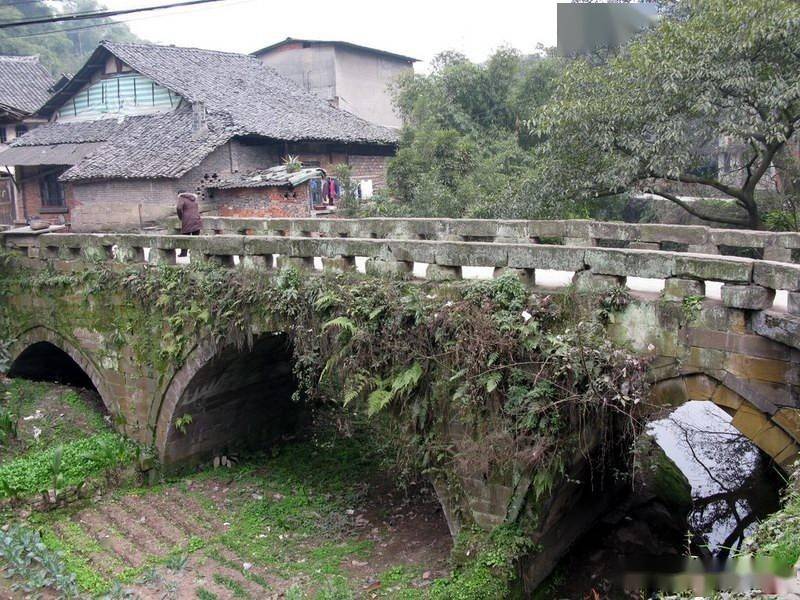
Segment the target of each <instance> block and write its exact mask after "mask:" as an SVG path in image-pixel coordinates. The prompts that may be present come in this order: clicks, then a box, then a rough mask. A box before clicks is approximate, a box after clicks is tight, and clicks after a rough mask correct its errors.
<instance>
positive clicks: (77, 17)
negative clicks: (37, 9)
mask: <svg viewBox="0 0 800 600" xmlns="http://www.w3.org/2000/svg"><path fill="white" fill-rule="evenodd" d="M223 1H224V0H186V1H185V2H173V3H172V4H160V5H157V6H146V7H143V8H128V9H124V10H105V11H97V12H94V13H82V14H81V13H79V14H72V15H59V16H52V17H46V18H41V19H27V20H22V21H14V22H12V23H0V29H7V28H9V27H22V26H25V25H39V24H43V23H60V22H63V21H82V20H85V19H103V18H106V17H115V16H117V15H129V14H132V13H139V12H148V11H153V10H163V9H166V8H174V7H177V6H191V5H194V4H209V3H212V2H223Z"/></svg>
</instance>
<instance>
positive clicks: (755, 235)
mask: <svg viewBox="0 0 800 600" xmlns="http://www.w3.org/2000/svg"><path fill="white" fill-rule="evenodd" d="M166 228H167V231H169V232H179V231H180V227H179V223H178V221H177V219H175V218H172V219H169V220H168V221H167V224H166ZM203 231H204V233H209V234H241V235H270V236H281V237H345V238H372V239H403V240H432V241H465V242H491V243H524V244H539V243H547V244H560V245H565V246H573V247H595V246H602V247H621V248H632V249H646V250H670V251H682V252H685V251H689V252H695V253H700V254H728V255H730V254H742V253H746V254H747V255H748V256H753V257H755V258H763V259H765V260H771V261H779V262H795V260H796V259H793V256H792V255H793V251H794V250H800V233H794V232H771V231H752V230H743V229H717V228H713V227H706V226H702V225H661V224H656V223H619V222H600V221H589V220H577V219H576V220H550V221H534V220H508V219H506V220H503V219H496V220H495V219H427V218H364V219H340V218H305V219H268V218H239V217H217V216H206V217H204V219H203ZM794 254H800V252H795V253H794Z"/></svg>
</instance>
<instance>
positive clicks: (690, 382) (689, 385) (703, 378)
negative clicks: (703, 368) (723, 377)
mask: <svg viewBox="0 0 800 600" xmlns="http://www.w3.org/2000/svg"><path fill="white" fill-rule="evenodd" d="M717 385H718V384H717V382H716V381H714V380H713V379H711V378H710V377H708V376H707V375H693V376H690V377H686V393H687V395H688V396H689V399H690V400H710V399H711V397H712V396H713V395H714V392H715V391H716V389H717Z"/></svg>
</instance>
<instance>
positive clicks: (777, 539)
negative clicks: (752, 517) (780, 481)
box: [753, 469, 800, 573]
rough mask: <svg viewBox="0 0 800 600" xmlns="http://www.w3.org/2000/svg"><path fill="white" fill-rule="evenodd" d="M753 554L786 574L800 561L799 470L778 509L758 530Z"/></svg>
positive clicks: (754, 540)
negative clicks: (766, 557)
mask: <svg viewBox="0 0 800 600" xmlns="http://www.w3.org/2000/svg"><path fill="white" fill-rule="evenodd" d="M753 550H754V552H755V554H757V555H758V556H769V557H771V558H772V559H773V560H774V561H775V562H776V563H777V566H778V568H781V569H784V570H785V571H786V572H787V573H790V572H791V571H792V567H793V566H794V565H795V564H796V563H797V562H798V560H800V469H798V470H796V471H795V473H794V476H793V477H792V480H791V481H790V482H789V485H788V486H787V488H786V492H785V493H784V497H783V505H782V507H781V509H780V510H779V511H778V512H776V513H774V514H772V515H770V516H769V518H767V519H766V520H765V521H763V522H762V523H761V524H760V525H759V526H758V530H757V531H756V534H755V536H754V537H753Z"/></svg>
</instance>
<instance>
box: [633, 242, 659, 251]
mask: <svg viewBox="0 0 800 600" xmlns="http://www.w3.org/2000/svg"><path fill="white" fill-rule="evenodd" d="M628 248H630V249H631V250H661V244H659V243H658V242H631V243H630V245H629V246H628Z"/></svg>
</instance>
